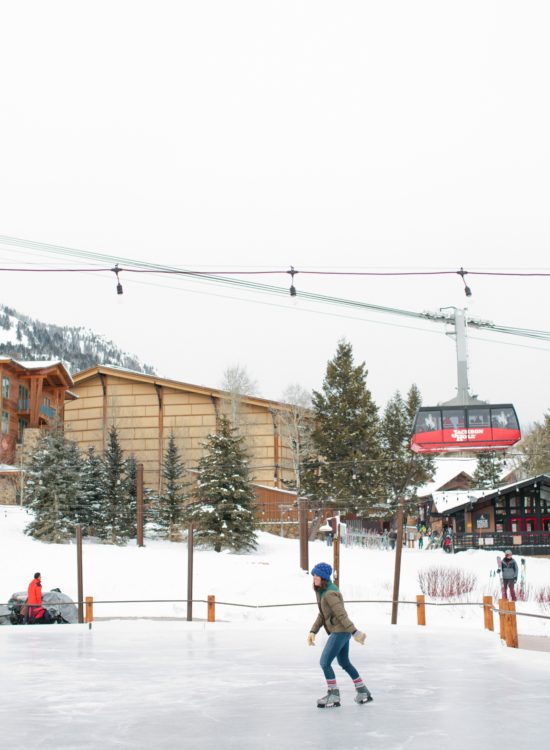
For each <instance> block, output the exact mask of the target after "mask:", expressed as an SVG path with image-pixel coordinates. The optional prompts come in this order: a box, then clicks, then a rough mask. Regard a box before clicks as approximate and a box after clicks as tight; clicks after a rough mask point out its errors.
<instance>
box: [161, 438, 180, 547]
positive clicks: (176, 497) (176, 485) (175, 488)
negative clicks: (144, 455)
mask: <svg viewBox="0 0 550 750" xmlns="http://www.w3.org/2000/svg"><path fill="white" fill-rule="evenodd" d="M184 475H185V467H184V465H183V461H182V459H181V455H180V452H179V451H178V447H177V445H176V440H175V438H174V434H173V433H172V434H171V435H170V437H169V439H168V446H167V448H166V452H165V454H164V463H163V466H162V478H163V489H162V492H161V493H160V495H159V496H158V498H157V499H156V502H155V510H156V513H155V526H156V528H157V529H159V530H160V532H161V535H162V536H164V537H165V538H167V539H170V541H172V542H176V541H179V540H180V539H181V532H182V527H183V523H184V519H185V500H186V487H187V483H186V482H185V481H184V479H183V477H184Z"/></svg>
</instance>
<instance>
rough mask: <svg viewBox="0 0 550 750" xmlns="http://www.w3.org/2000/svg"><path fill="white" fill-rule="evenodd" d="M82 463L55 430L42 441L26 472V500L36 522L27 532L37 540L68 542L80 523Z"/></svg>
mask: <svg viewBox="0 0 550 750" xmlns="http://www.w3.org/2000/svg"><path fill="white" fill-rule="evenodd" d="M81 475H82V459H81V456H80V453H79V450H78V447H77V445H76V444H75V443H73V442H72V441H68V440H66V439H65V436H64V434H63V431H62V430H61V429H60V428H55V429H53V430H52V431H51V432H47V433H45V434H44V436H43V437H42V438H41V439H40V440H39V442H38V444H37V446H36V450H35V451H34V453H33V455H32V456H31V458H30V461H29V464H28V466H27V470H26V483H25V497H26V499H27V504H28V506H29V508H30V509H31V510H32V512H33V515H34V518H33V520H32V521H31V523H30V524H29V525H28V526H27V528H26V529H25V531H26V533H27V534H29V535H30V536H33V537H35V538H36V539H42V540H43V541H47V542H56V543H60V542H66V541H67V540H69V539H72V538H73V536H74V533H75V528H76V525H77V523H78V508H79V504H80V482H81Z"/></svg>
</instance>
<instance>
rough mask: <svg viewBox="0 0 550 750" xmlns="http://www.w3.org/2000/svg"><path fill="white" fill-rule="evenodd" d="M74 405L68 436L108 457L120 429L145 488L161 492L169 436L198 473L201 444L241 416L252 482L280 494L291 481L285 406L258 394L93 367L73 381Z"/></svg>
mask: <svg viewBox="0 0 550 750" xmlns="http://www.w3.org/2000/svg"><path fill="white" fill-rule="evenodd" d="M72 391H73V392H74V394H75V395H76V396H77V399H76V400H75V401H73V402H71V403H69V404H67V406H66V408H65V433H66V435H67V437H68V438H69V439H71V440H74V441H75V442H76V443H77V444H78V446H79V447H80V449H81V450H82V451H85V450H86V449H87V448H88V447H89V446H94V447H95V448H96V450H98V451H99V452H101V451H103V449H104V447H105V445H106V440H107V437H108V434H109V429H110V427H111V425H116V427H117V430H118V435H119V439H120V445H121V448H122V450H123V451H124V453H125V454H126V455H134V456H135V458H136V460H137V461H138V462H140V463H143V469H144V484H145V486H147V487H150V488H152V489H154V490H160V489H161V483H162V473H161V469H162V463H163V460H164V455H165V452H166V447H167V444H168V440H169V437H170V434H173V435H174V438H175V440H176V444H177V447H178V450H179V451H180V454H181V456H182V459H183V461H184V463H185V465H186V468H187V469H190V470H193V469H196V468H197V465H198V461H199V459H200V458H201V457H202V456H203V453H204V448H203V447H202V443H203V441H204V440H205V438H206V437H207V436H208V435H209V434H211V433H212V432H214V431H215V429H216V420H217V419H218V418H219V417H220V416H222V415H224V414H226V415H228V414H232V413H234V412H235V408H236V409H237V411H238V422H239V429H240V432H241V434H243V435H244V437H245V444H246V448H247V450H248V453H249V456H250V473H251V478H252V479H253V481H254V482H255V483H257V484H260V485H263V486H264V487H267V488H269V487H273V488H282V487H284V484H283V482H284V481H285V480H292V479H293V477H294V473H293V469H292V466H293V463H292V454H291V451H290V448H289V442H290V441H289V437H288V435H287V434H286V433H287V431H286V430H285V428H284V425H283V420H282V419H281V414H282V413H284V412H287V413H288V410H289V407H288V406H287V405H285V404H282V403H279V402H276V401H269V400H266V399H263V398H257V397H255V396H243V397H241V398H239V399H238V403H237V404H235V400H234V399H233V400H232V397H231V394H229V393H227V392H225V391H220V390H216V389H212V388H207V387H203V386H198V385H191V384H189V383H182V382H179V381H177V380H169V379H166V378H160V377H157V376H155V375H146V374H143V373H140V372H134V371H132V370H126V369H124V368H120V367H115V366H96V367H92V368H90V369H88V370H84V371H82V372H79V373H77V374H76V375H75V376H74V385H73V387H72Z"/></svg>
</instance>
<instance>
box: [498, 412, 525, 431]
mask: <svg viewBox="0 0 550 750" xmlns="http://www.w3.org/2000/svg"><path fill="white" fill-rule="evenodd" d="M491 423H492V425H493V427H500V428H501V429H508V430H518V429H519V426H518V420H517V419H516V414H515V412H514V410H513V409H507V408H501V409H491Z"/></svg>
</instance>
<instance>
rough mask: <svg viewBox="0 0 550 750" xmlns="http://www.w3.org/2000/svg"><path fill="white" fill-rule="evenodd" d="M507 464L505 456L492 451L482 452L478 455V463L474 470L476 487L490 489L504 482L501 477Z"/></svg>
mask: <svg viewBox="0 0 550 750" xmlns="http://www.w3.org/2000/svg"><path fill="white" fill-rule="evenodd" d="M505 466H506V461H505V460H504V457H503V456H501V455H499V454H498V453H496V452H495V451H491V452H489V453H480V454H479V456H478V457H477V465H476V469H475V471H474V476H473V479H474V482H475V485H474V486H475V487H478V488H479V489H490V488H493V487H498V485H499V484H502V482H501V481H500V480H501V477H502V473H503V471H504V468H505Z"/></svg>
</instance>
